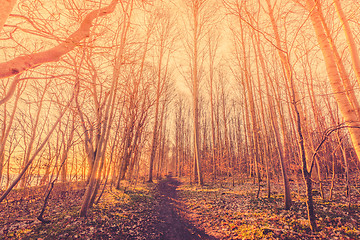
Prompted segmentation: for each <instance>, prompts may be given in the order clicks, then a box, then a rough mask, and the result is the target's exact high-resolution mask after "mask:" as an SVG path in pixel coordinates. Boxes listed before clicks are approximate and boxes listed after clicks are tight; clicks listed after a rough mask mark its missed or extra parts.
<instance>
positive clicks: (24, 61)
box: [0, 0, 118, 79]
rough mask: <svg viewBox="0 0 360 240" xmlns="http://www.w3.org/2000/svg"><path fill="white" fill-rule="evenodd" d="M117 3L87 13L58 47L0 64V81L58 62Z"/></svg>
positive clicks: (87, 34)
mask: <svg viewBox="0 0 360 240" xmlns="http://www.w3.org/2000/svg"><path fill="white" fill-rule="evenodd" d="M117 3H118V0H112V2H111V3H110V4H109V5H108V6H106V7H103V8H100V9H98V10H94V11H92V12H90V13H88V14H87V15H86V17H85V18H84V20H83V21H82V23H81V25H80V27H79V29H78V30H77V31H75V32H74V33H73V34H71V35H70V36H69V37H68V38H67V39H66V40H65V41H64V42H63V43H61V44H59V45H58V46H55V47H53V48H51V49H49V50H46V51H43V52H38V53H32V54H28V55H25V56H20V57H16V58H15V59H13V60H10V61H7V62H3V63H0V79H2V78H6V77H11V76H14V75H16V74H18V73H21V72H24V71H26V70H28V69H31V68H35V67H37V66H39V65H41V64H43V63H47V62H56V61H59V59H60V57H61V56H63V55H65V54H66V53H68V52H70V51H71V50H73V49H74V48H75V47H76V46H78V45H79V44H80V42H81V41H82V40H83V39H85V38H87V37H89V35H90V28H91V26H92V21H93V20H94V19H96V18H98V17H101V16H104V15H107V14H110V13H112V12H113V11H114V10H115V6H116V4H117Z"/></svg>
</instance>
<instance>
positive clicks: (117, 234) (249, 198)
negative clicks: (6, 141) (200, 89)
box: [0, 176, 360, 240]
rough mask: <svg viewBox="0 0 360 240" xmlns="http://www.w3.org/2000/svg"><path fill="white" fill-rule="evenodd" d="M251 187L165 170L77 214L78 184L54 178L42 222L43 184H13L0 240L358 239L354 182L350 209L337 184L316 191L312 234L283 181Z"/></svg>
mask: <svg viewBox="0 0 360 240" xmlns="http://www.w3.org/2000/svg"><path fill="white" fill-rule="evenodd" d="M292 187H293V189H294V188H295V186H292ZM254 189H256V184H254V183H253V182H252V181H251V180H249V181H242V182H241V183H240V184H236V186H235V187H232V183H231V182H225V181H223V182H222V183H217V184H213V185H207V186H204V187H198V186H194V185H190V184H188V183H186V181H185V180H184V179H181V180H179V179H176V178H173V177H171V176H168V177H167V178H165V179H163V180H159V181H158V182H156V183H142V184H137V185H129V186H126V185H125V184H124V187H123V188H122V189H121V190H115V189H112V190H111V189H107V190H106V191H105V193H104V195H103V197H102V199H101V200H100V202H99V203H98V204H97V205H95V206H94V208H93V209H92V210H91V211H90V213H89V214H88V217H86V218H80V217H79V210H80V205H81V199H82V195H83V194H84V191H85V190H84V185H83V184H78V183H76V184H67V185H56V186H55V188H54V191H53V193H52V194H51V197H50V199H49V206H48V207H47V209H46V212H45V215H44V218H45V219H46V220H49V221H50V223H47V224H45V223H42V222H40V221H38V220H37V219H36V218H37V216H38V215H39V212H40V211H41V208H42V205H43V198H44V196H43V195H44V193H45V192H46V187H33V188H28V189H22V190H14V191H13V192H12V193H11V194H10V195H9V197H8V198H7V199H6V200H5V201H3V202H2V203H0V239H37V240H41V239H144V240H145V239H169V240H178V239H179V240H180V239H185V240H186V239H360V195H359V191H358V190H359V188H358V187H357V188H354V189H355V190H356V191H353V196H352V199H351V205H350V208H349V206H348V204H347V198H345V197H344V196H343V195H344V193H343V187H342V186H341V185H339V186H338V188H337V189H335V190H334V195H333V198H332V200H331V201H330V200H326V201H325V200H321V198H320V197H319V195H316V196H315V211H316V216H317V224H318V226H319V231H317V232H316V233H312V232H311V231H310V228H309V227H308V222H307V220H306V216H307V214H306V204H305V198H304V196H303V195H301V194H299V195H297V194H296V192H294V195H293V206H292V207H291V209H290V210H285V209H284V208H283V195H282V194H281V192H282V191H281V183H277V182H273V186H272V196H271V198H270V199H268V198H265V197H264V196H265V191H264V187H262V191H261V194H260V197H259V198H256V193H255V192H256V190H254ZM293 191H294V190H293ZM302 192H303V191H302ZM300 193H301V192H300ZM314 193H315V194H316V193H318V192H317V191H314Z"/></svg>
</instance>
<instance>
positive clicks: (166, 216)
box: [156, 176, 217, 240]
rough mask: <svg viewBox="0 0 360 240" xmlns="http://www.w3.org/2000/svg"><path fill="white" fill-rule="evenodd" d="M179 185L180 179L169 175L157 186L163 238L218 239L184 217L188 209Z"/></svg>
mask: <svg viewBox="0 0 360 240" xmlns="http://www.w3.org/2000/svg"><path fill="white" fill-rule="evenodd" d="M179 185H180V182H179V181H177V180H176V179H174V178H173V177H172V176H167V178H166V179H164V180H162V181H160V182H159V183H158V185H157V187H156V191H157V193H158V194H159V201H160V204H159V206H158V209H157V211H158V213H159V217H160V220H161V222H162V224H161V225H163V226H162V227H163V228H164V235H163V239H168V240H187V239H195V240H197V239H210V240H215V239H217V238H215V237H212V236H209V235H207V234H206V233H205V232H204V231H203V230H200V229H197V228H196V227H195V226H194V225H193V224H191V223H190V222H189V221H187V220H186V219H185V218H184V217H183V216H184V215H186V209H185V206H184V204H183V203H182V202H181V201H180V200H179V199H178V196H177V190H176V189H177V187H178V186H179Z"/></svg>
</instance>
